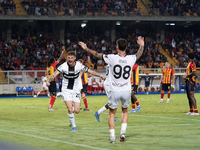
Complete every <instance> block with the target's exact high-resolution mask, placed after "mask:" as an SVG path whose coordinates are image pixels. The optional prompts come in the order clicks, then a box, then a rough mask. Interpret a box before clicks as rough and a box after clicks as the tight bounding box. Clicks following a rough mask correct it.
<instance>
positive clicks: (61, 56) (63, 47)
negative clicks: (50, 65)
mask: <svg viewBox="0 0 200 150" xmlns="http://www.w3.org/2000/svg"><path fill="white" fill-rule="evenodd" d="M62 50H63V51H62V53H61V55H60V57H59V59H58V60H57V61H58V62H60V61H61V60H62V59H63V57H64V52H65V46H62Z"/></svg>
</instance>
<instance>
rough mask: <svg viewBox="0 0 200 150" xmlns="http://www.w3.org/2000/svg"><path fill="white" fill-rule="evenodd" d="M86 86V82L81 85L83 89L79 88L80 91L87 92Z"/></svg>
mask: <svg viewBox="0 0 200 150" xmlns="http://www.w3.org/2000/svg"><path fill="white" fill-rule="evenodd" d="M87 86H88V84H84V85H83V89H82V90H81V93H82V92H84V93H86V92H87Z"/></svg>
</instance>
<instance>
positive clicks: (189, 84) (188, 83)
mask: <svg viewBox="0 0 200 150" xmlns="http://www.w3.org/2000/svg"><path fill="white" fill-rule="evenodd" d="M185 83H186V86H185V90H186V92H191V91H194V88H195V82H191V81H189V80H186V81H185Z"/></svg>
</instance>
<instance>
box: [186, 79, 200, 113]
mask: <svg viewBox="0 0 200 150" xmlns="http://www.w3.org/2000/svg"><path fill="white" fill-rule="evenodd" d="M194 88H195V84H192V83H191V82H189V81H188V92H189V97H190V100H191V102H192V106H193V108H194V112H193V113H191V114H190V115H199V112H198V109H197V103H196V98H195V97H194Z"/></svg>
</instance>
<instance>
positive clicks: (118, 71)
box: [113, 65, 131, 79]
mask: <svg viewBox="0 0 200 150" xmlns="http://www.w3.org/2000/svg"><path fill="white" fill-rule="evenodd" d="M130 71H131V67H130V66H128V65H127V66H124V67H123V68H122V66H120V65H115V66H114V67H113V72H114V73H115V75H114V77H115V78H116V79H119V78H121V76H122V77H123V78H124V79H128V78H129V76H130Z"/></svg>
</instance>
